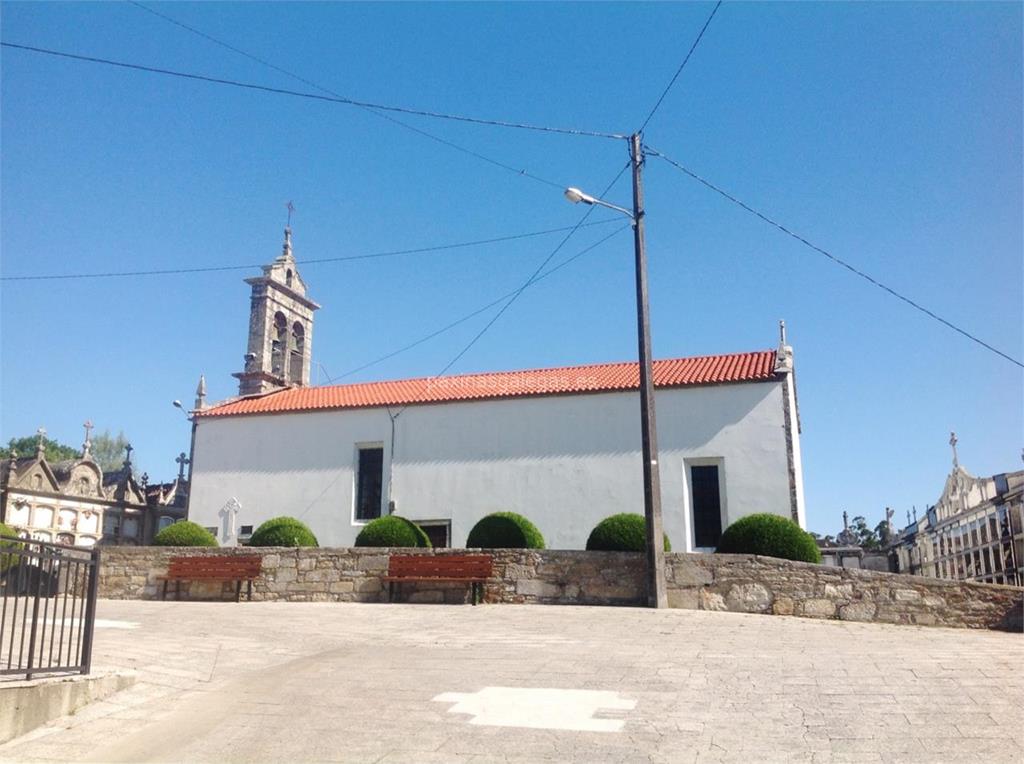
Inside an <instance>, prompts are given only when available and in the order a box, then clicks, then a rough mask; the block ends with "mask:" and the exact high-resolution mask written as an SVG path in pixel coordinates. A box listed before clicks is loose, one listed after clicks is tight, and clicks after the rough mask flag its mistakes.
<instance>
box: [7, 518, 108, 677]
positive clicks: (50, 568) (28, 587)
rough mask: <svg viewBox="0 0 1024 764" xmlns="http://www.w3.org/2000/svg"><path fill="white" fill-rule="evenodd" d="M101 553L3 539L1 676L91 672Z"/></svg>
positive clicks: (9, 538) (40, 542)
mask: <svg viewBox="0 0 1024 764" xmlns="http://www.w3.org/2000/svg"><path fill="white" fill-rule="evenodd" d="M99 567H100V551H99V549H97V548H91V549H89V548H84V547H73V546H64V545H61V544H50V543H47V542H44V541H34V540H31V539H18V538H11V537H8V536H0V678H11V677H15V678H19V679H20V678H22V677H24V678H25V679H31V678H32V677H33V676H35V675H37V674H50V673H72V672H73V673H80V674H88V673H89V668H90V664H91V662H92V638H93V628H94V627H95V625H96V596H97V592H98V589H99Z"/></svg>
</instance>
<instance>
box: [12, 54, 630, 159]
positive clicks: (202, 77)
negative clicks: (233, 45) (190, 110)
mask: <svg viewBox="0 0 1024 764" xmlns="http://www.w3.org/2000/svg"><path fill="white" fill-rule="evenodd" d="M0 46H3V47H5V48H12V49H15V50H24V51H29V52H32V53H40V54H43V55H47V56H57V57H59V58H66V59H70V60H73V61H86V62H88V63H92V64H104V65H106V66H116V67H120V68H122V69H132V70H134V71H140V72H148V73H150V74H163V75H166V76H169V77H180V78H183V79H188V80H197V81H200V82H209V83H212V84H215V85H229V86H231V87H236V88H244V89H246V90H257V91H260V92H264V93H274V94H276V95H286V96H292V97H295V98H308V99H312V100H315V101H327V102H330V103H340V104H345V105H348V106H362V107H365V108H367V109H380V110H381V111H392V112H397V113H399V114H411V115H415V116H418V117H430V118H432V119H447V120H453V121H456V122H469V123H471V124H475V125H487V126H490V127H507V128H515V129H519V130H534V131H538V132H543V133H559V134H562V135H575V136H585V137H591V138H614V139H616V140H618V139H620V138H624V137H625V136H623V135H619V134H618V133H603V132H598V131H596V130H577V129H575V128H565V127H547V126H543V125H530V124H526V123H522V122H506V121H502V120H497V119H483V118H480V117H467V116H465V115H461V114H445V113H443V112H437V111H427V110H424V109H412V108H407V107H405V106H391V105H388V104H380V103H373V102H371V101H358V100H356V99H354V98H344V97H339V96H333V95H320V94H318V93H304V92H302V91H298V90H289V89H287V88H277V87H272V86H270V85H260V84H257V83H253V82H241V81H239V80H229V79H226V78H224V77H213V76H210V75H206V74H194V73H192V72H181V71H177V70H174V69H162V68H160V67H156V66H146V65H144V64H133V63H130V62H127V61H115V60H113V59H109V58H99V57H97V56H83V55H79V54H77V53H67V52H65V51H60V50H52V49H50V48H40V47H38V46H35V45H19V44H15V43H11V42H2V43H0Z"/></svg>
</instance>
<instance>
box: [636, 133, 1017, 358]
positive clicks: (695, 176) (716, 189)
mask: <svg viewBox="0 0 1024 764" xmlns="http://www.w3.org/2000/svg"><path fill="white" fill-rule="evenodd" d="M646 149H647V151H648V152H649V153H651V154H653V155H654V156H656V157H659V158H661V159H663V160H664V161H666V162H668V163H669V164H670V165H672V166H673V167H675V168H676V169H677V170H679V171H680V172H682V173H685V174H686V175H688V176H689V177H691V178H693V179H694V180H696V181H697V182H698V183H700V184H702V185H703V186H705V187H706V188H709V189H711V190H712V191H714V192H715V193H717V194H719V195H720V196H723V197H725V198H726V199H728V200H729V201H730V202H732V203H733V204H735V205H737V206H739V207H741V208H742V209H744V210H746V211H747V212H749V213H750V214H752V215H754V216H756V217H758V218H760V219H761V220H763V221H764V222H765V223H768V224H769V225H771V226H773V227H775V228H777V229H779V230H780V231H782V232H783V233H784V234H786V235H787V236H789V237H790V238H793V239H796V240H797V241H798V242H800V243H801V244H803V245H804V246H806V247H809V248H810V249H813V250H814V251H815V252H817V253H818V254H821V255H824V256H825V257H827V258H828V259H829V260H831V261H832V262H833V263H835V264H836V265H839V266H842V267H843V268H845V269H846V270H848V271H849V272H850V273H852V274H854V275H855V276H859V277H860V278H862V279H864V280H865V281H867V282H868V283H870V284H873V285H874V286H876V287H878V288H879V289H881V290H882V291H883V292H887V293H888V294H889V295H891V296H893V297H895V298H896V299H897V300H900V301H902V302H904V303H906V304H907V305H909V306H910V307H912V308H913V309H914V310H917V311H920V312H921V313H924V314H925V315H926V316H928V317H929V318H932V319H934V320H935V321H938V322H939V323H940V324H942V325H944V326H945V327H947V328H949V329H952V330H953V331H954V332H957V333H958V334H961V335H963V336H964V337H966V338H967V339H969V340H971V342H974V343H977V344H978V345H981V347H983V348H985V349H986V350H990V351H992V352H993V353H995V354H996V355H998V356H1000V357H1002V358H1005V359H1006V360H1007V361H1009V362H1010V363H1012V364H1015V365H1017V366H1020V367H1021V368H1024V363H1021V361H1019V360H1017V359H1016V358H1013V357H1012V356H1010V355H1007V354H1006V353H1004V352H1003V351H1001V350H999V349H997V348H995V347H993V346H992V345H990V344H989V343H987V342H985V341H984V340H982V339H980V338H979V337H976V336H975V335H973V334H971V333H970V332H968V331H967V330H966V329H962V328H960V327H959V326H957V325H956V324H954V323H953V322H952V321H949V320H948V319H945V318H943V317H942V316H940V315H938V314H937V313H935V312H934V311H932V310H930V309H928V308H926V307H924V306H923V305H921V304H920V303H918V302H916V301H914V300H912V299H911V298H909V297H907V296H906V295H904V294H901V293H900V292H898V291H896V290H895V289H893V288H892V287H890V286H888V285H886V284H884V283H882V282H881V281H879V280H878V279H876V278H875V277H874V276H871V275H869V274H867V273H865V272H864V271H862V270H860V269H859V268H857V267H856V266H854V265H851V264H850V263H848V262H846V261H845V260H843V259H842V258H841V257H838V256H836V255H834V254H832V253H831V252H829V251H828V250H825V249H823V248H821V247H819V246H818V245H817V244H814V243H812V242H810V241H808V240H807V239H805V238H804V237H803V236H801V235H800V234H798V233H794V232H793V231H791V230H790V229H789V228H787V227H786V226H784V225H783V224H782V223H779V222H777V221H775V220H773V219H772V218H770V217H768V216H767V215H765V214H764V213H763V212H759V211H757V210H756V209H754V208H753V207H751V206H750V205H749V204H747V203H745V202H743V201H740V200H739V199H737V198H736V197H735V196H733V195H732V194H730V193H729V192H728V191H724V190H723V189H721V188H719V187H718V186H716V185H715V184H714V183H712V182H711V181H709V180H707V179H705V178H702V177H701V176H700V175H698V174H697V173H695V172H693V171H692V170H690V169H688V168H686V167H684V166H683V165H682V164H680V163H679V162H677V161H675V160H674V159H671V158H670V157H667V156H665V155H664V154H662V153H661V152H660V151H658V150H657V149H654V148H652V147H651V146H646Z"/></svg>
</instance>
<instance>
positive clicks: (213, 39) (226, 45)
mask: <svg viewBox="0 0 1024 764" xmlns="http://www.w3.org/2000/svg"><path fill="white" fill-rule="evenodd" d="M128 2H129V3H131V4H132V5H134V6H135V7H136V8H139V9H141V10H144V11H146V12H147V13H151V14H152V15H154V16H157V17H158V18H161V19H163V20H165V21H167V22H169V23H171V24H174V25H175V26H177V27H180V28H181V29H184V30H186V31H188V32H191V33H192V34H195V35H198V36H199V37H202V38H203V39H205V40H209V41H210V42H212V43H213V44H214V45H219V46H220V47H222V48H224V49H226V50H230V51H231V52H232V53H237V54H238V55H240V56H243V57H245V58H247V59H249V60H250V61H255V62H256V63H257V64H260V65H261V66H265V67H267V68H269V69H272V70H274V71H275V72H279V73H280V74H283V75H285V76H286V77H290V78H292V79H293V80H295V81H296V82H301V83H302V84H304V85H308V86H309V87H311V88H314V89H316V90H319V91H320V92H321V93H327V94H328V95H331V96H334V97H336V98H344V97H345V96H343V95H341V94H340V93H337V92H335V91H333V90H331V89H330V88H326V87H324V86H323V85H320V84H318V83H316V82H313V81H312V80H309V79H306V78H305V77H303V76H302V75H299V74H296V73H295V72H292V71H289V70H288V69H284V68H282V67H280V66H278V65H277V64H274V63H272V62H270V61H267V60H266V59H263V58H260V57H259V56H256V55H254V54H252V53H249V52H248V51H245V50H242V49H241V48H238V47H236V46H234V45H231V44H230V43H227V42H224V41H223V40H220V39H218V38H216V37H214V36H213V35H210V34H207V33H206V32H204V31H202V30H201V29H197V28H196V27H193V26H190V25H188V24H186V23H184V22H182V21H179V20H178V19H175V18H173V17H171V16H168V15H167V14H165V13H160V12H159V11H157V10H154V9H152V8H150V7H149V6H147V5H144V4H142V3H139V2H136V0H128ZM357 108H360V109H362V110H363V111H365V112H367V113H368V114H373V115H374V116H376V117H380V118H381V119H385V120H387V121H388V122H393V123H394V124H396V125H398V126H399V127H404V128H405V129H406V130H411V131H412V132H414V133H417V134H418V135H422V136H423V137H424V138H429V139H430V140H432V141H436V142H437V143H440V144H441V145H443V146H447V147H448V148H452V149H455V150H456V151H459V152H462V153H463V154H466V155H468V156H471V157H474V158H475V159H479V160H481V161H483V162H487V163H488V164H491V165H494V166H495V167H500V168H501V169H503V170H508V171H509V172H511V173H514V174H516V175H520V176H522V177H524V178H529V179H531V180H535V181H537V182H539V183H543V184H544V185H546V186H551V187H553V188H565V184H563V183H556V182H555V181H552V180H548V179H547V178H543V177H541V176H540V175H536V174H534V173H531V172H528V171H527V170H525V169H522V168H516V167H513V166H512V165H509V164H505V163H504V162H501V161H499V160H497V159H494V158H492V157H489V156H486V155H484V154H481V153H479V152H477V151H473V150H472V149H468V148H466V147H465V146H460V145H459V144H457V143H454V142H453V141H450V140H448V139H446V138H442V137H440V136H438V135H434V134H433V133H431V132H428V131H427V130H423V129H421V128H419V127H415V126H413V125H410V124H409V123H408V122H403V121H402V120H400V119H398V118H396V117H394V116H392V115H391V114H388V113H387V112H382V111H378V110H376V109H373V108H371V107H368V106H358V107H357Z"/></svg>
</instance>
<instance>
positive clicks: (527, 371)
mask: <svg viewBox="0 0 1024 764" xmlns="http://www.w3.org/2000/svg"><path fill="white" fill-rule="evenodd" d="M775 352H776V349H775V348H767V349H765V348H762V349H760V350H746V351H741V352H737V353H710V354H708V355H691V356H676V357H672V358H655V359H654V360H653V363H655V364H659V363H679V362H680V361H704V360H711V359H717V358H723V359H724V358H733V357H738V356H745V355H757V354H759V353H775ZM639 363H640V362H639V361H595V362H594V363H582V364H569V365H566V366H535V367H533V368H528V369H503V370H498V371H467V372H463V373H461V374H444V375H440V374H439V375H434V376H426V377H401V378H396V379H374V380H367V381H365V382H343V383H341V384H338V385H333V384H329V385H309V386H308V387H306V388H295V387H283V388H281V389H279V390H273V391H271V392H268V393H263V397H265V396H267V395H272V394H274V393H280V392H284V391H286V390H296V389H306V390H333V389H335V388H339V387H351V386H353V385H387V384H403V383H408V382H433V381H435V380H438V379H466V378H467V377H489V376H496V375H498V374H532V373H536V372H551V371H576V370H585V369H596V368H607V367H609V366H638V365H639ZM240 397H242V396H236V397H235V398H231V399H227V400H225V401H221V402H220V403H217V404H216V405H218V406H219V405H221V404H223V403H227V402H229V401H235V400H238V399H239V398H240ZM245 397H249V396H245ZM252 397H256V396H252Z"/></svg>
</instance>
